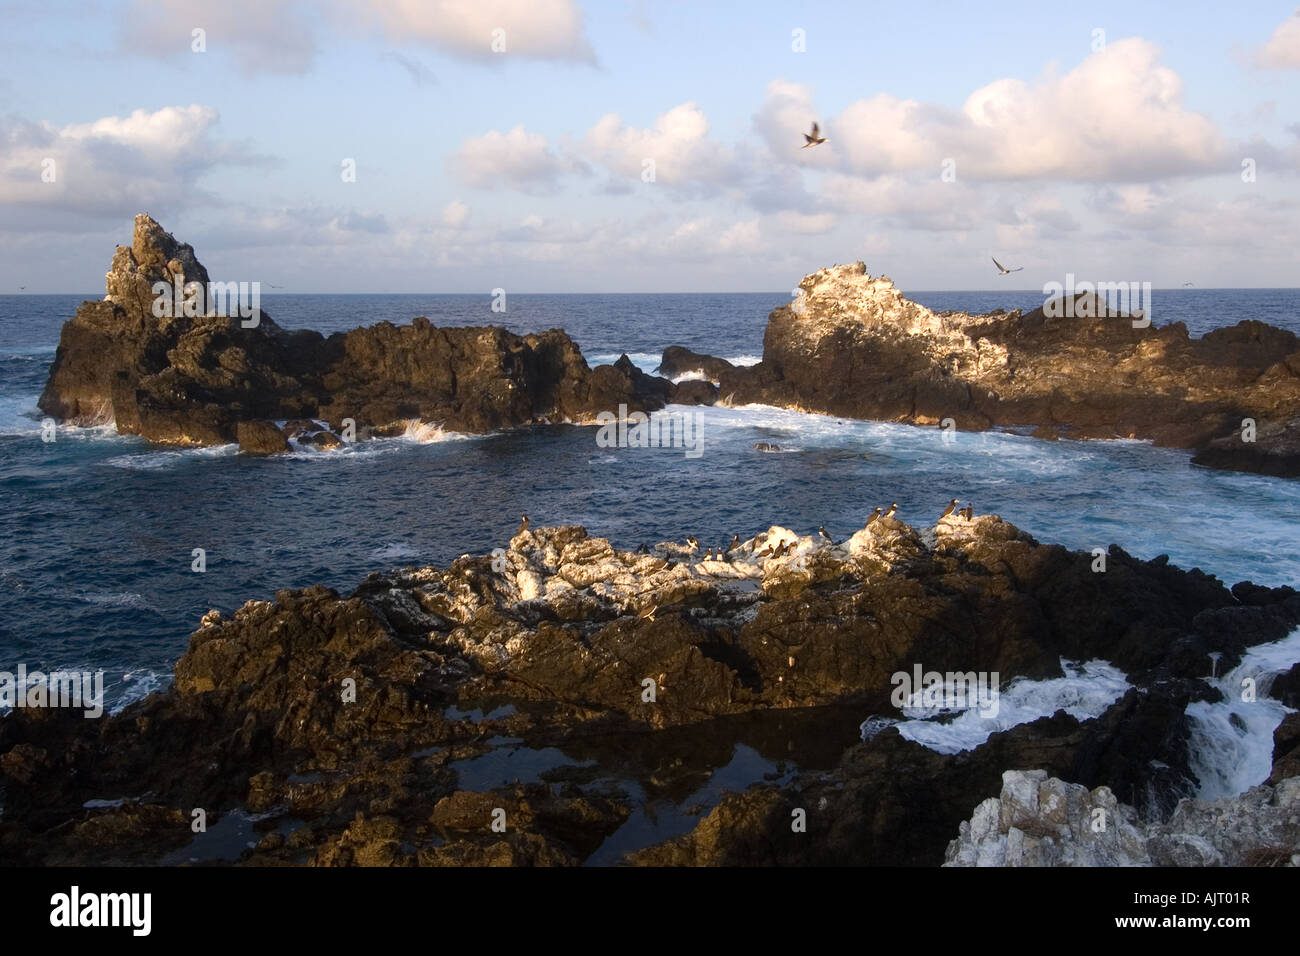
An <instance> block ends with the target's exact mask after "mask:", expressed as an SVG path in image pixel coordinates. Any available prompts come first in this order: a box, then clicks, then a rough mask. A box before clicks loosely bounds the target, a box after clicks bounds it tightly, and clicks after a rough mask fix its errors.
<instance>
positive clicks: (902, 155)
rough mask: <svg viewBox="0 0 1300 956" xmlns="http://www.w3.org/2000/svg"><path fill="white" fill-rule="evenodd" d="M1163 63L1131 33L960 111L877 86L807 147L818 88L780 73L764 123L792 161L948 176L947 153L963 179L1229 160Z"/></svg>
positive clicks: (1098, 177)
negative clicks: (823, 139) (819, 142)
mask: <svg viewBox="0 0 1300 956" xmlns="http://www.w3.org/2000/svg"><path fill="white" fill-rule="evenodd" d="M1158 61H1159V51H1158V49H1157V48H1156V47H1155V45H1154V44H1151V43H1149V42H1148V41H1146V40H1143V39H1141V38H1130V39H1125V40H1119V41H1116V42H1114V43H1111V44H1109V45H1108V46H1107V48H1106V49H1105V50H1104V51H1103V52H1100V53H1095V54H1093V55H1091V56H1089V57H1087V58H1086V59H1085V60H1083V61H1082V62H1081V63H1080V64H1079V65H1078V66H1076V67H1075V68H1074V69H1072V70H1070V71H1069V72H1067V73H1064V74H1058V73H1056V72H1055V71H1053V70H1050V69H1049V70H1048V71H1045V72H1044V74H1043V75H1042V76H1041V77H1040V78H1039V79H1038V80H1036V81H1035V82H1033V83H1032V84H1031V83H1025V82H1023V81H1021V80H1018V79H1010V78H1006V79H999V80H995V81H994V82H992V83H989V84H987V85H986V86H984V87H981V88H980V89H978V90H975V91H974V92H973V93H971V94H970V96H969V97H967V99H966V102H965V103H964V104H963V106H962V108H961V109H960V110H953V109H950V108H947V107H942V106H937V105H934V104H928V103H923V102H920V101H918V100H910V99H899V98H898V97H895V96H892V95H889V94H886V93H881V94H877V95H875V96H872V97H870V98H868V99H862V100H858V101H857V102H855V103H852V104H850V105H849V106H848V107H847V108H846V109H845V110H844V111H843V112H842V113H841V114H840V115H839V116H838V117H833V118H831V119H830V120H829V121H828V122H826V123H824V124H823V126H824V127H825V129H826V135H827V136H828V138H829V142H828V143H827V144H825V145H824V146H820V147H818V148H816V149H813V150H808V151H806V153H805V152H804V151H802V150H799V149H798V147H797V145H796V143H798V142H800V141H801V137H800V136H799V133H801V132H802V129H801V127H802V126H803V125H806V123H807V122H808V121H809V119H810V118H811V117H813V116H815V115H816V110H815V108H814V107H813V105H812V101H811V95H810V92H809V91H808V90H807V88H805V87H802V86H798V85H796V84H790V83H786V82H784V81H777V82H774V83H772V84H770V85H769V87H768V92H767V99H766V100H765V102H764V104H763V106H762V108H761V109H760V111H759V114H758V115H757V116H756V117H755V128H756V129H758V131H759V132H760V133H761V134H762V135H763V136H764V137H765V139H766V140H767V142H768V144H769V146H770V147H771V148H772V150H773V152H774V153H775V154H776V155H778V156H779V155H784V156H786V157H787V158H788V160H789V161H791V162H799V163H807V164H812V163H816V164H820V165H821V166H823V167H830V166H836V167H838V168H840V169H841V170H844V171H848V172H853V173H857V174H860V175H879V174H882V173H894V172H908V171H921V172H925V173H930V174H933V175H934V176H935V177H936V178H937V177H938V176H939V172H940V170H941V167H942V164H943V163H944V161H945V160H946V159H951V160H953V162H954V163H955V167H956V173H957V177H958V179H959V180H960V179H962V178H969V179H978V180H999V179H1019V180H1024V179H1051V180H1065V181H1079V182H1102V181H1145V180H1149V179H1153V178H1160V177H1165V176H1176V175H1185V174H1197V173H1204V172H1208V171H1211V170H1214V169H1221V168H1223V164H1224V163H1225V162H1226V161H1227V156H1228V146H1227V143H1226V141H1225V140H1224V138H1223V136H1222V135H1221V134H1220V132H1219V131H1218V129H1217V128H1216V127H1215V125H1214V124H1213V123H1212V122H1211V121H1210V120H1209V119H1207V118H1206V117H1204V116H1202V115H1201V114H1199V113H1196V112H1193V111H1191V110H1188V109H1187V108H1185V107H1184V106H1183V103H1182V80H1181V79H1180V78H1179V76H1178V74H1177V73H1175V72H1174V71H1173V70H1171V69H1169V68H1168V67H1163V66H1160V65H1159V62H1158ZM807 153H811V154H817V155H816V156H815V157H814V158H806V155H807Z"/></svg>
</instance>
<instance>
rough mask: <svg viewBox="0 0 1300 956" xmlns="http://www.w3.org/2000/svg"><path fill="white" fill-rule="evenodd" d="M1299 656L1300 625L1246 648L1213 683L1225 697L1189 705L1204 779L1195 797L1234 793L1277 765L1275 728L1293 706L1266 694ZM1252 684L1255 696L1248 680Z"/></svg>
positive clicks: (1194, 750)
mask: <svg viewBox="0 0 1300 956" xmlns="http://www.w3.org/2000/svg"><path fill="white" fill-rule="evenodd" d="M1298 661H1300V628H1297V629H1296V630H1294V631H1292V632H1291V634H1289V635H1288V636H1287V637H1285V638H1283V639H1282V640H1280V641H1274V642H1273V643H1271V644H1261V645H1259V646H1257V647H1252V648H1250V649H1249V650H1247V651H1246V654H1245V656H1244V657H1243V658H1242V660H1241V663H1240V664H1238V665H1237V666H1236V667H1234V668H1233V669H1232V670H1231V671H1229V672H1228V673H1227V674H1224V675H1223V676H1222V677H1220V678H1217V679H1214V680H1212V681H1211V683H1213V684H1214V686H1215V687H1217V688H1218V689H1219V691H1221V692H1222V693H1223V696H1224V699H1223V700H1222V701H1221V702H1219V703H1217V704H1212V703H1210V702H1208V701H1195V702H1193V703H1190V704H1188V705H1187V719H1188V722H1189V723H1190V725H1191V728H1190V729H1191V741H1190V744H1189V746H1190V750H1191V761H1190V762H1191V768H1192V772H1193V773H1195V774H1196V776H1197V777H1198V778H1199V779H1200V782H1201V785H1200V790H1199V791H1198V792H1197V796H1199V797H1202V798H1203V799H1206V800H1217V799H1219V798H1220V797H1231V796H1235V795H1236V794H1239V793H1244V792H1246V791H1247V790H1249V789H1250V788H1251V787H1253V786H1255V785H1257V784H1260V783H1263V782H1264V780H1266V779H1267V778H1268V775H1269V773H1270V772H1271V770H1272V768H1273V731H1275V730H1277V726H1278V724H1280V723H1282V718H1284V717H1285V716H1286V715H1287V714H1289V713H1291V712H1292V711H1291V709H1290V708H1289V707H1286V706H1285V705H1283V704H1282V703H1281V701H1276V700H1273V699H1271V698H1269V697H1266V696H1264V695H1265V694H1266V693H1267V692H1268V689H1269V686H1270V685H1271V684H1272V683H1273V679H1274V678H1275V677H1277V675H1279V674H1282V673H1284V672H1286V671H1287V670H1290V668H1291V666H1292V665H1294V664H1295V663H1296V662H1298ZM1247 681H1249V682H1252V683H1253V685H1254V695H1253V696H1254V698H1255V699H1254V700H1251V701H1246V700H1243V699H1242V698H1243V697H1244V696H1248V695H1247V694H1246V690H1247V688H1248V687H1249V686H1250V685H1249V684H1247V683H1246V682H1247Z"/></svg>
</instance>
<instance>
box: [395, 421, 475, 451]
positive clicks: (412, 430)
mask: <svg viewBox="0 0 1300 956" xmlns="http://www.w3.org/2000/svg"><path fill="white" fill-rule="evenodd" d="M477 437H479V436H477V435H468V434H466V433H465V432H453V431H448V430H446V429H445V428H443V427H442V426H440V425H435V424H433V423H432V422H422V421H419V420H417V419H411V421H409V422H407V423H406V431H404V432H402V435H401V438H402V440H404V441H412V442H416V443H418V444H421V445H432V444H435V443H437V442H444V441H461V440H463V439H466V438H477Z"/></svg>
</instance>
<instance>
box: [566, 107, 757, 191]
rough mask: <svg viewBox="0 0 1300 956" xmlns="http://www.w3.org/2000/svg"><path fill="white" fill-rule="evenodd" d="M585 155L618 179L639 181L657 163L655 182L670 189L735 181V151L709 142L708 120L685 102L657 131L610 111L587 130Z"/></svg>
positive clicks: (664, 116) (661, 120)
mask: <svg viewBox="0 0 1300 956" xmlns="http://www.w3.org/2000/svg"><path fill="white" fill-rule="evenodd" d="M579 149H580V150H581V152H582V154H583V155H584V156H586V157H588V158H589V159H591V160H592V161H594V162H597V163H600V164H601V165H603V166H605V167H606V168H608V169H609V171H610V172H611V173H612V174H613V175H614V176H617V177H623V178H625V179H633V180H637V181H640V180H641V177H642V172H643V170H645V169H646V168H647V166H646V161H647V160H651V161H653V163H654V167H653V168H654V175H655V178H654V181H655V183H659V184H664V185H668V186H686V185H690V184H709V185H714V186H725V185H731V184H734V182H735V177H736V170H735V157H734V154H733V153H732V151H731V149H730V148H728V147H727V146H725V145H724V144H722V143H719V142H718V141H717V140H712V139H710V138H709V120H708V117H707V116H705V115H704V110H702V109H700V107H699V106H697V105H696V104H695V103H682V104H681V105H680V106H674V107H673V108H672V109H670V110H668V112H666V113H664V114H662V115H661V116H659V117H658V118H657V119H656V120H655V123H654V126H653V128H650V129H637V128H636V127H632V126H628V125H626V124H624V123H623V121H622V119H620V118H619V116H618V114H616V113H610V114H608V115H606V116H603V117H601V118H600V120H599V121H598V122H597V123H596V125H595V126H593V127H592V128H591V129H589V130H588V131H587V133H586V135H585V136H583V138H582V142H581V143H580V144H579Z"/></svg>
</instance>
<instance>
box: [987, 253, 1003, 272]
mask: <svg viewBox="0 0 1300 956" xmlns="http://www.w3.org/2000/svg"><path fill="white" fill-rule="evenodd" d="M989 258H990V259H993V257H992V256H989ZM993 264H994V265H995V266H997V267H998V269H1000V270H1001V271H1002V272H1006V271H1007V270H1006V269H1003V268H1002V263H1000V262H998V260H996V259H993Z"/></svg>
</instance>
